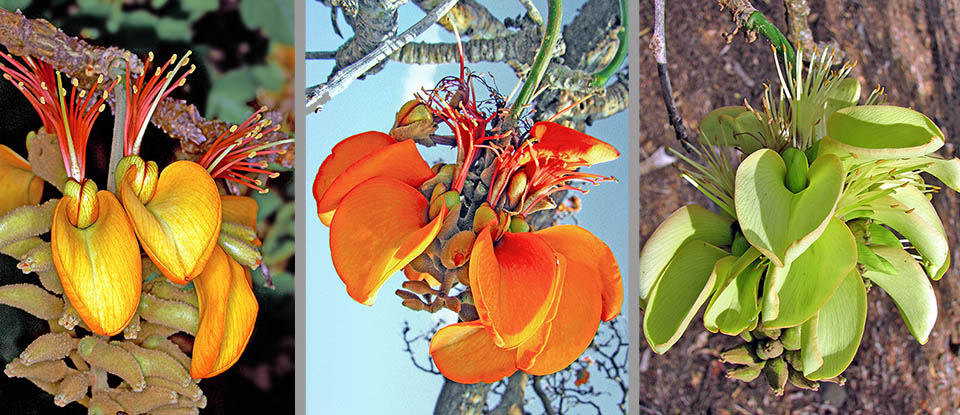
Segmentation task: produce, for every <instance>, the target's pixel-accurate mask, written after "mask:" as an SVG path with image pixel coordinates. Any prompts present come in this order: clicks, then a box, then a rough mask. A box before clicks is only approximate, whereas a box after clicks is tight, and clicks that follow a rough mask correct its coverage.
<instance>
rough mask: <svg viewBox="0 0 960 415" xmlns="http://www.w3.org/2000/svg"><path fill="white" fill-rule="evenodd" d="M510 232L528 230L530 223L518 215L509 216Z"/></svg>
mask: <svg viewBox="0 0 960 415" xmlns="http://www.w3.org/2000/svg"><path fill="white" fill-rule="evenodd" d="M510 232H513V233H522V232H530V225H529V224H527V221H525V220H523V218H522V217H520V216H514V217H512V218H510Z"/></svg>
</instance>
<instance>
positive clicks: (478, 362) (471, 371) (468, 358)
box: [430, 320, 517, 383]
mask: <svg viewBox="0 0 960 415" xmlns="http://www.w3.org/2000/svg"><path fill="white" fill-rule="evenodd" d="M430 356H431V357H433V363H434V364H436V365H437V369H440V372H441V373H443V376H445V377H446V378H447V379H450V380H452V381H454V382H458V383H477V382H486V383H493V382H496V381H498V380H500V379H503V378H505V377H507V376H510V375H512V374H513V372H516V371H517V368H516V366H515V363H514V358H515V356H516V353H515V352H514V351H513V350H504V349H501V348H499V347H497V346H496V345H494V344H493V342H492V341H490V336H489V335H487V333H486V330H485V329H484V327H483V324H482V323H480V321H479V320H474V321H469V322H465V323H457V324H451V325H449V326H446V327H444V328H442V329H440V330H439V331H437V334H434V335H433V339H432V340H430Z"/></svg>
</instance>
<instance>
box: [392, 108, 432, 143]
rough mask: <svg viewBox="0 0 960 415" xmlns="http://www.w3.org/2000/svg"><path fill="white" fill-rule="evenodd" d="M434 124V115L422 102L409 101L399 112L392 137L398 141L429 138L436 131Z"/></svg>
mask: <svg viewBox="0 0 960 415" xmlns="http://www.w3.org/2000/svg"><path fill="white" fill-rule="evenodd" d="M436 129H437V127H436V126H435V125H434V124H433V114H432V113H431V112H430V109H429V108H427V106H426V105H424V104H423V103H421V102H420V101H418V100H416V99H413V100H410V101H407V102H406V103H405V104H403V106H402V107H400V111H397V116H396V117H395V119H394V123H393V128H392V129H391V130H390V135H391V136H392V137H393V138H396V139H397V140H400V141H402V140H408V139H418V138H427V137H429V136H430V134H433V132H434V131H436Z"/></svg>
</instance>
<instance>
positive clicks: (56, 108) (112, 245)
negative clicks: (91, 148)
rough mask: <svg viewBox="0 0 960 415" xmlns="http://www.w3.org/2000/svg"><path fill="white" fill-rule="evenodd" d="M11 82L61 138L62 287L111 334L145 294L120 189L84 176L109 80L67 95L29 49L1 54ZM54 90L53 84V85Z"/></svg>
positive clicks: (58, 244)
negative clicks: (19, 54) (22, 54)
mask: <svg viewBox="0 0 960 415" xmlns="http://www.w3.org/2000/svg"><path fill="white" fill-rule="evenodd" d="M2 56H3V57H4V59H5V60H6V61H7V62H8V63H10V65H11V66H12V67H7V66H4V67H3V68H2V69H3V71H4V72H5V73H6V75H5V78H7V79H8V80H10V81H11V82H13V83H14V84H15V85H16V86H17V87H18V88H19V89H20V91H21V92H22V93H23V94H24V96H26V97H27V100H28V101H30V103H31V105H33V107H34V108H35V109H36V110H37V112H38V113H39V114H40V117H41V119H42V120H43V123H44V128H45V129H46V130H47V131H48V132H51V133H55V134H56V136H57V139H58V141H59V144H60V151H61V155H62V156H63V162H64V167H65V169H66V172H67V181H66V183H65V184H64V186H63V191H64V195H63V198H61V199H60V201H59V202H58V203H57V207H56V210H55V211H54V219H53V224H52V228H51V233H50V244H51V248H52V253H53V262H54V265H55V267H56V269H57V274H59V276H60V281H61V283H62V285H63V290H64V293H65V294H66V295H67V298H68V299H69V300H70V303H71V304H72V305H73V307H74V308H75V309H76V310H77V313H78V314H79V315H80V317H81V318H82V319H83V321H84V322H85V323H86V324H87V326H88V327H90V329H91V330H93V331H94V332H96V333H98V334H103V335H114V334H116V333H119V332H120V331H122V330H123V328H124V327H125V326H126V325H127V323H129V321H130V320H131V319H132V318H133V315H134V313H135V312H136V310H137V305H138V303H139V300H140V285H141V277H140V271H141V268H140V251H139V249H138V248H137V242H136V237H135V236H134V233H133V231H132V230H131V229H130V224H129V222H128V221H127V218H126V215H124V213H123V209H122V208H121V207H120V203H119V202H118V201H117V199H116V197H115V196H114V195H113V194H112V193H110V192H106V191H99V192H98V191H97V185H96V184H95V183H94V182H93V181H92V180H89V179H87V178H86V176H85V172H86V169H85V166H86V162H85V159H86V144H87V139H88V138H89V135H90V129H91V128H92V126H93V123H94V121H95V120H96V118H97V116H98V115H99V113H100V112H101V111H103V109H104V100H105V99H106V96H107V91H109V90H110V89H112V88H113V86H114V85H115V84H116V82H114V83H112V84H110V85H109V86H108V87H107V88H106V89H105V91H104V92H103V94H102V96H100V97H99V99H94V98H95V96H96V90H97V88H98V87H99V86H100V84H101V83H102V82H103V79H102V77H101V78H100V79H98V80H97V81H96V82H95V83H94V85H93V86H92V87H91V88H90V89H89V90H81V91H80V92H79V93H78V92H77V90H78V88H77V86H78V82H77V81H76V80H73V82H72V84H73V88H72V90H71V92H70V94H69V95H67V90H66V89H65V88H64V87H63V83H62V80H61V76H60V73H59V72H56V71H54V70H53V68H52V67H51V66H50V65H49V64H47V63H45V62H42V61H38V60H34V59H32V58H30V57H26V58H24V63H20V62H19V61H17V60H15V59H13V58H11V57H10V56H8V55H6V54H2ZM54 91H55V92H54Z"/></svg>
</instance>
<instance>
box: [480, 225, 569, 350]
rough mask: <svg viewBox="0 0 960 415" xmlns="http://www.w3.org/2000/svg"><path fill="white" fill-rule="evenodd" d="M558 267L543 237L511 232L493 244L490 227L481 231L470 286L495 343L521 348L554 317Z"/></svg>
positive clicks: (484, 322) (503, 346)
mask: <svg viewBox="0 0 960 415" xmlns="http://www.w3.org/2000/svg"><path fill="white" fill-rule="evenodd" d="M559 272H560V266H559V260H558V259H557V254H556V253H555V252H554V250H553V248H550V245H547V243H546V242H545V241H544V240H543V239H542V238H540V237H539V236H537V235H534V234H532V233H529V232H524V233H506V234H504V235H503V237H502V238H501V239H500V241H499V242H497V246H496V247H494V244H493V240H492V238H491V236H490V232H488V231H482V232H480V235H479V236H477V240H476V241H475V242H474V245H473V253H472V254H471V257H470V269H469V273H470V289H471V291H472V293H473V300H474V304H475V305H476V306H477V313H478V314H479V315H480V321H482V322H483V325H484V326H486V327H487V329H488V331H489V332H490V336H491V337H492V338H493V342H494V344H496V345H497V346H499V347H502V348H505V349H512V348H514V347H517V346H518V345H519V344H520V343H523V342H524V341H526V340H527V339H529V338H530V337H531V336H532V335H533V334H534V333H536V332H537V330H539V329H540V326H542V325H543V324H544V323H545V322H547V321H549V320H548V319H547V317H548V315H549V311H550V309H551V307H553V303H554V302H555V301H557V299H558V296H559V293H560V283H561V279H562V275H561V274H559Z"/></svg>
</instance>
